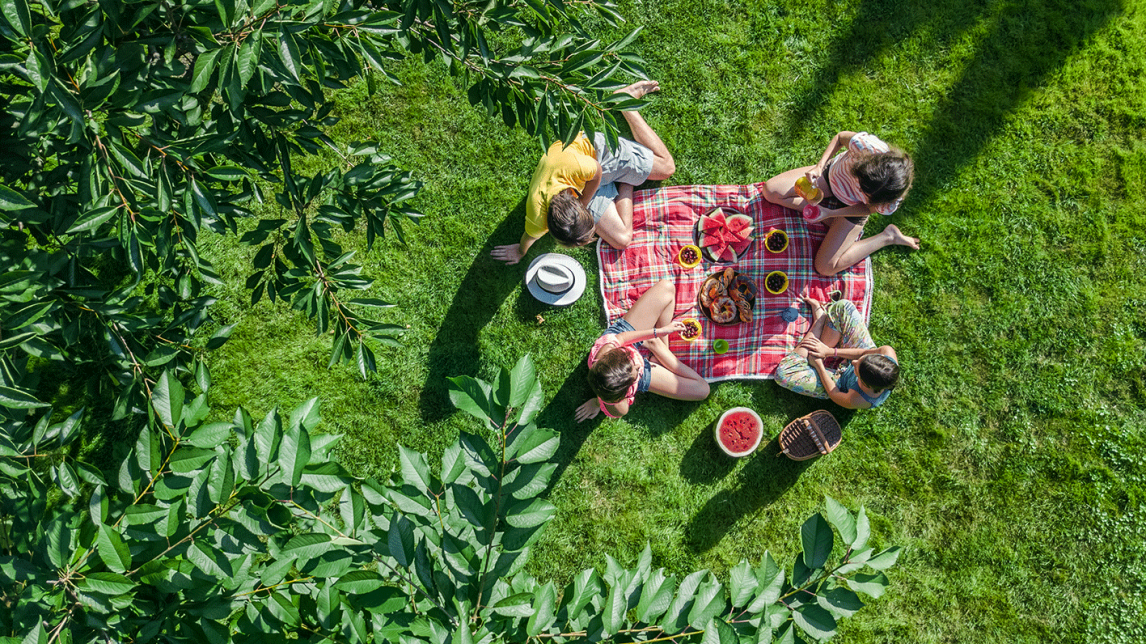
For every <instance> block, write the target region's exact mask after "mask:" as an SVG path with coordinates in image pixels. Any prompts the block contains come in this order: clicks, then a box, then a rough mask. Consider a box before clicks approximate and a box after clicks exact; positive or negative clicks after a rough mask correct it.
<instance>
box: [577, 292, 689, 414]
mask: <svg viewBox="0 0 1146 644" xmlns="http://www.w3.org/2000/svg"><path fill="white" fill-rule="evenodd" d="M675 309H676V286H675V285H674V284H673V282H672V281H671V280H667V279H663V280H661V281H659V282H657V283H656V284H655V285H653V287H652V288H650V289H649V290H647V291H645V292H644V294H642V295H641V297H640V298H638V299H637V301H636V303H635V304H633V308H631V309H629V312H628V313H626V314H625V315H624V317H622V318H621V319H619V320H617V321H616V322H614V323H613V324H612V325H610V326H609V328H607V329H605V334H604V335H602V336H601V337H600V338H598V339H597V342H596V343H594V344H593V348H592V349H591V350H590V351H589V386H590V387H591V388H592V389H593V393H595V394H597V397H596V398H592V399H590V400H587V401H585V403H584V404H582V405H581V406H580V407H578V408H577V412H576V414H575V417H576V419H577V422H581V421H583V420H588V419H590V418H596V417H597V413H598V412H602V411H603V412H605V415H606V416H608V417H610V418H620V417H621V416H624V415H625V414H627V413H629V409H630V407H631V406H632V404H633V400H634V399H635V398H636V396H637V394H638V393H640V392H642V391H651V392H653V393H654V394H660V395H662V396H666V397H668V398H676V399H677V400H704V399H705V398H707V397H708V383H707V382H705V381H704V378H701V377H700V374H698V373H697V372H696V371H694V370H693V369H692V368H691V367H689V366H687V365H685V364H684V363H682V362H681V361H680V360H679V359H678V358H677V357H676V355H674V354H673V352H672V351H671V350H669V348H668V343H667V342H666V340H667V339H668V336H669V334H672V333H680V332H681V331H683V330H684V328H685V327H684V323H683V322H681V321H679V320H676V321H674V320H673V319H672V317H673V311H674V310H675ZM642 344H643V345H644V346H645V348H647V349H648V350H649V352H650V353H651V354H652V355H653V360H655V362H652V361H650V360H648V359H646V358H643V357H641V355H640V354H639V353H637V350H636V349H634V348H633V347H634V346H638V347H639V346H641V345H642Z"/></svg>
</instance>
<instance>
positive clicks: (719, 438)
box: [713, 407, 764, 458]
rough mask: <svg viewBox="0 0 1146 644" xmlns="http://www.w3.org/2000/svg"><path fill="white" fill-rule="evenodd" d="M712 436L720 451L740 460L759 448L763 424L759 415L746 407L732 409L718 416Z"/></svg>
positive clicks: (762, 435) (762, 434)
mask: <svg viewBox="0 0 1146 644" xmlns="http://www.w3.org/2000/svg"><path fill="white" fill-rule="evenodd" d="M713 435H714V436H715V438H716V445H717V447H719V448H720V451H722V452H724V453H725V454H727V455H729V456H731V457H732V458H742V457H745V456H748V455H749V454H751V453H752V452H755V451H756V448H757V447H760V439H762V438H763V437H764V422H763V421H761V420H760V415H759V414H757V413H756V412H755V411H752V410H751V409H749V408H747V407H733V408H732V409H729V410H728V411H726V412H724V413H723V414H721V415H720V420H718V421H716V429H715V430H713Z"/></svg>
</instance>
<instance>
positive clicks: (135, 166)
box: [108, 141, 151, 180]
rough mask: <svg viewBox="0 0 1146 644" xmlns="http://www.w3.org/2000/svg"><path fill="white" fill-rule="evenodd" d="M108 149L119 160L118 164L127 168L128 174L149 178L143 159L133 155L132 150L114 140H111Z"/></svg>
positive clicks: (139, 177)
mask: <svg viewBox="0 0 1146 644" xmlns="http://www.w3.org/2000/svg"><path fill="white" fill-rule="evenodd" d="M108 149H109V150H110V151H111V155H112V156H113V157H115V158H116V160H117V161H119V163H120V165H122V166H123V168H124V169H125V170H127V173H128V174H130V175H132V176H134V177H135V178H136V179H144V180H147V179H150V178H151V177H149V176H148V174H147V168H145V167H144V165H143V161H141V160H140V159H139V157H138V156H136V155H135V152H132V151H131V150H130V149H128V148H126V147H124V146H123V145H120V144H119V143H116V142H115V141H112V142H111V145H109V146H108Z"/></svg>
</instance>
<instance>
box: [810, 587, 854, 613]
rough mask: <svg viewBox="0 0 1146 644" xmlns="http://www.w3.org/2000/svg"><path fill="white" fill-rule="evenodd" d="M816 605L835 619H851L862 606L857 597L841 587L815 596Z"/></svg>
mask: <svg viewBox="0 0 1146 644" xmlns="http://www.w3.org/2000/svg"><path fill="white" fill-rule="evenodd" d="M816 603H818V604H819V605H820V606H823V607H824V608H826V609H827V610H828V612H829V613H831V614H832V615H834V616H835V617H836V619H840V618H843V617H851V616H852V615H854V614H855V613H856V611H858V610H859V609H861V608H863V606H864V603H863V602H862V601H860V598H859V596H858V595H856V594H855V593H853V592H852V591H850V590H848V589H847V588H844V587H842V586H840V587H836V588H833V589H831V590H829V591H828V592H827V593H825V594H823V595H819V596H817V597H816Z"/></svg>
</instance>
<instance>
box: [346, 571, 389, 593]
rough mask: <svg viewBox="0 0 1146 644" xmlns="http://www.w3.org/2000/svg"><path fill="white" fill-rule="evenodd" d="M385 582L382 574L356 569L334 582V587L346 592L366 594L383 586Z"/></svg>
mask: <svg viewBox="0 0 1146 644" xmlns="http://www.w3.org/2000/svg"><path fill="white" fill-rule="evenodd" d="M384 583H385V580H384V579H382V576H381V575H379V574H378V573H376V572H374V571H373V570H354V571H351V572H348V573H346V574H345V575H343V576H342V577H341V578H340V579H339V580H338V581H336V582H334V587H335V588H337V589H338V590H341V591H342V592H344V593H350V594H352V595H364V594H366V593H368V592H370V591H373V590H377V589H378V588H381V587H382V585H383V584H384Z"/></svg>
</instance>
